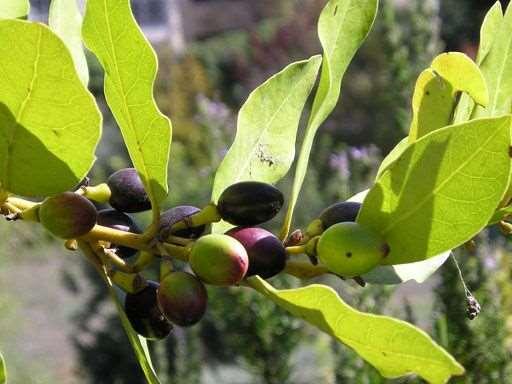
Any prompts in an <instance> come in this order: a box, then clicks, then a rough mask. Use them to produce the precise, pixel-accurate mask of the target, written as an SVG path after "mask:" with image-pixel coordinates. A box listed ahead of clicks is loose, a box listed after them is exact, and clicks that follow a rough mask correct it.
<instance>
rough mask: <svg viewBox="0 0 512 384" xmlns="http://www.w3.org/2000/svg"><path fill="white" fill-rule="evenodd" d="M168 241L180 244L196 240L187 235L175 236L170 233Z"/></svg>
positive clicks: (187, 243)
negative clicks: (188, 237) (186, 236)
mask: <svg viewBox="0 0 512 384" xmlns="http://www.w3.org/2000/svg"><path fill="white" fill-rule="evenodd" d="M167 242H168V243H171V244H178V245H189V244H191V243H193V242H194V240H193V239H187V238H185V237H179V236H173V235H169V236H168V237H167Z"/></svg>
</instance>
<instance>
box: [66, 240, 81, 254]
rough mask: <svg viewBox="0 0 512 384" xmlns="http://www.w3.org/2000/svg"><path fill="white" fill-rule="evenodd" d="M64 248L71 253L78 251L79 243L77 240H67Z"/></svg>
mask: <svg viewBox="0 0 512 384" xmlns="http://www.w3.org/2000/svg"><path fill="white" fill-rule="evenodd" d="M64 247H66V249H67V250H69V251H76V250H77V249H78V242H77V241H76V240H75V239H69V240H66V241H65V242H64Z"/></svg>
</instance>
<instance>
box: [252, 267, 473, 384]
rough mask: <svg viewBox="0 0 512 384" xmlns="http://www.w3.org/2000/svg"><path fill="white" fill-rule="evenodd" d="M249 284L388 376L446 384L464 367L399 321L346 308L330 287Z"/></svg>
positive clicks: (430, 341) (265, 283) (420, 332)
mask: <svg viewBox="0 0 512 384" xmlns="http://www.w3.org/2000/svg"><path fill="white" fill-rule="evenodd" d="M250 285H251V286H252V287H253V288H254V289H256V290H257V291H258V292H260V293H261V294H263V295H265V296H266V297H268V298H269V299H271V300H272V301H274V302H275V303H276V304H277V305H279V306H281V307H282V308H284V309H285V310H287V311H288V312H290V313H291V314H292V315H294V316H297V317H300V318H302V319H304V320H305V321H307V322H308V323H310V324H312V325H314V326H316V327H317V328H319V329H320V330H322V331H323V332H325V333H327V334H329V335H331V336H333V337H334V338H336V339H337V340H338V341H340V342H342V343H344V344H346V345H347V346H349V347H350V348H352V349H353V350H354V351H356V352H357V354H358V355H359V356H361V357H362V358H363V359H365V360H366V361H367V362H368V363H370V364H372V365H373V366H374V367H375V368H377V369H378V370H379V372H380V373H381V375H382V376H384V377H388V378H394V377H400V376H404V375H408V374H417V375H419V376H421V377H423V378H424V379H425V380H427V381H428V382H430V383H432V384H441V383H446V382H447V381H448V380H449V379H450V377H451V376H453V375H461V374H463V373H464V368H463V367H462V366H461V365H460V364H458V363H457V362H456V361H455V360H454V359H453V357H451V356H450V355H449V354H448V353H447V352H446V351H445V350H444V349H443V348H442V347H440V346H439V345H437V344H436V343H435V342H434V341H433V340H432V339H431V338H430V337H429V336H428V335H427V334H426V333H425V332H423V331H422V330H420V329H418V328H416V327H414V326H412V325H411V324H408V323H406V322H404V321H401V320H397V319H393V318H390V317H386V316H378V315H373V314H369V313H363V312H359V311H357V310H355V309H354V308H351V307H350V306H349V305H347V304H346V303H345V302H344V301H343V300H342V299H341V298H340V297H339V296H338V295H337V294H336V292H335V291H334V290H333V289H332V288H330V287H326V286H323V285H309V286H306V287H302V288H298V289H288V290H277V289H275V288H273V287H272V286H271V285H270V284H268V283H267V282H265V281H264V280H262V279H260V278H259V277H254V278H251V279H250Z"/></svg>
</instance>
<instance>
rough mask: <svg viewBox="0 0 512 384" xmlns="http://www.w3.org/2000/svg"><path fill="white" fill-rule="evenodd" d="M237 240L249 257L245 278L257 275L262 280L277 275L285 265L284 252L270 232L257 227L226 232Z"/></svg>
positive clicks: (278, 241)
mask: <svg viewBox="0 0 512 384" xmlns="http://www.w3.org/2000/svg"><path fill="white" fill-rule="evenodd" d="M226 235H229V236H231V237H234V238H235V239H237V240H238V241H239V242H240V243H241V244H242V245H243V246H244V248H245V250H246V251H247V255H248V256H249V269H248V271H247V274H246V276H252V275H259V276H261V277H263V278H264V279H268V278H269V277H272V276H275V275H277V274H278V273H279V272H281V271H282V270H283V269H284V267H285V265H286V251H285V249H284V246H283V244H282V243H281V241H280V240H279V239H278V238H277V237H276V236H274V235H273V234H272V233H271V232H269V231H267V230H265V229H263V228H257V227H238V228H233V229H231V230H229V231H228V232H226Z"/></svg>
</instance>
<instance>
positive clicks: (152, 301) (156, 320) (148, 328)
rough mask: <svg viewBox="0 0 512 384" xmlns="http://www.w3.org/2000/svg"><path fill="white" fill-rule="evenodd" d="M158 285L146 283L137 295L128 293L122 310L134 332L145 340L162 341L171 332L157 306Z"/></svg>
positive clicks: (167, 321) (168, 324) (151, 282)
mask: <svg viewBox="0 0 512 384" xmlns="http://www.w3.org/2000/svg"><path fill="white" fill-rule="evenodd" d="M158 287H159V284H158V283H157V282H155V281H148V286H147V287H146V288H144V289H143V290H142V291H140V292H138V293H128V294H126V298H125V300H124V310H125V312H126V316H127V317H128V320H130V324H131V325H132V327H133V329H134V330H135V332H137V333H138V334H139V335H141V336H144V337H145V338H147V339H163V338H165V337H166V336H167V335H169V333H170V332H171V330H172V324H171V323H170V322H169V320H167V319H166V318H165V316H164V315H163V314H162V311H161V310H160V308H159V307H158V304H157V290H158Z"/></svg>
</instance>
